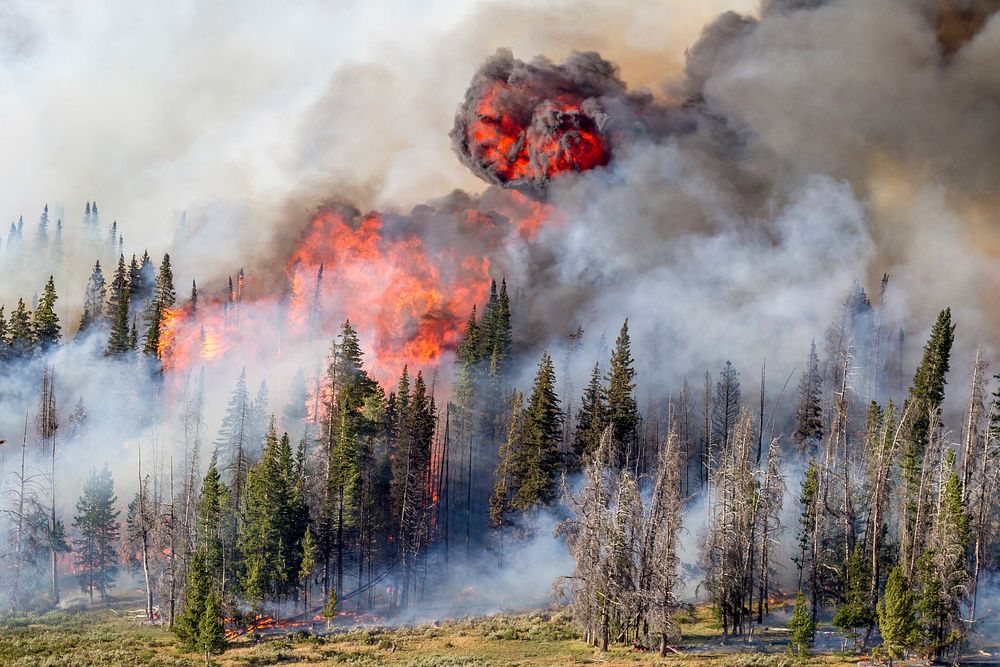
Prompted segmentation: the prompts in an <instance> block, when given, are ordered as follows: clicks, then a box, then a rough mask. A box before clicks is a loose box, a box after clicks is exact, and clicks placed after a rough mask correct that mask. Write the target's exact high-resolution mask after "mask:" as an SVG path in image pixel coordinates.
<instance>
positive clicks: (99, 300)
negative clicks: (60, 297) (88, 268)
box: [78, 261, 107, 335]
mask: <svg viewBox="0 0 1000 667" xmlns="http://www.w3.org/2000/svg"><path fill="white" fill-rule="evenodd" d="M106 298H107V288H106V286H105V282H104V272H103V271H101V262H100V261H97V262H95V263H94V270H93V272H92V273H91V274H90V280H89V281H88V282H87V291H86V293H85V294H84V297H83V315H81V316H80V325H79V327H78V332H79V333H83V332H84V331H86V330H88V329H89V328H90V327H91V326H93V325H95V324H98V323H100V322H103V321H104V318H105V310H104V300H105V299H106ZM78 335H79V334H78Z"/></svg>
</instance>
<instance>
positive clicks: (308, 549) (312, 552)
mask: <svg viewBox="0 0 1000 667" xmlns="http://www.w3.org/2000/svg"><path fill="white" fill-rule="evenodd" d="M315 569H316V540H315V539H314V538H313V532H312V528H310V527H309V526H308V525H306V532H305V535H303V536H302V561H301V563H300V565H299V574H298V581H299V588H300V589H301V591H302V608H303V609H305V610H308V609H309V583H310V581H311V579H312V575H313V571H314V570H315Z"/></svg>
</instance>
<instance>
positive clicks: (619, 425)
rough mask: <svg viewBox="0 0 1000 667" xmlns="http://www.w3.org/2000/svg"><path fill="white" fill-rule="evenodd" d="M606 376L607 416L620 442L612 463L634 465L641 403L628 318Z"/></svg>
mask: <svg viewBox="0 0 1000 667" xmlns="http://www.w3.org/2000/svg"><path fill="white" fill-rule="evenodd" d="M606 380H607V401H608V402H607V406H608V412H607V418H608V423H609V424H610V425H611V432H612V436H613V437H614V441H615V443H616V444H617V445H618V451H617V452H615V455H614V456H613V457H612V461H611V463H612V465H614V466H616V467H622V466H624V465H626V464H629V465H632V466H634V465H635V464H636V462H637V461H636V459H637V458H638V456H639V447H638V444H639V440H638V438H639V406H638V404H637V403H636V400H635V361H634V360H633V358H632V340H631V338H630V337H629V333H628V320H627V319H626V320H625V322H624V324H622V328H621V331H620V332H619V333H618V338H617V339H616V340H615V349H614V350H613V351H612V353H611V364H610V367H609V368H608V375H607V378H606Z"/></svg>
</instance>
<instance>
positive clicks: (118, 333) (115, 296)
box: [106, 255, 131, 357]
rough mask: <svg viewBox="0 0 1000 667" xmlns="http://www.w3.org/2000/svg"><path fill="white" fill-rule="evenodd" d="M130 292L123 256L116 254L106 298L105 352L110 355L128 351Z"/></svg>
mask: <svg viewBox="0 0 1000 667" xmlns="http://www.w3.org/2000/svg"><path fill="white" fill-rule="evenodd" d="M130 299H131V292H130V288H129V284H128V270H127V269H126V267H125V257H124V256H122V255H119V256H118V268H117V269H116V270H115V277H114V280H112V281H111V296H110V298H109V300H108V310H109V312H110V314H111V334H110V335H109V336H108V347H107V350H106V354H107V355H108V356H111V357H117V356H121V355H122V354H124V353H125V352H128V351H129V350H130V349H131V347H130V345H129V343H130V339H129V333H130V327H129V303H130Z"/></svg>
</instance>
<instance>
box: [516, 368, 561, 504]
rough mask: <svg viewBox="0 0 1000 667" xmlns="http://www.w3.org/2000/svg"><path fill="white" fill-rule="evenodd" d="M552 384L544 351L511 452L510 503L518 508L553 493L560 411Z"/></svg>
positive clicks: (542, 501)
mask: <svg viewBox="0 0 1000 667" xmlns="http://www.w3.org/2000/svg"><path fill="white" fill-rule="evenodd" d="M555 384H556V374H555V368H554V367H553V365H552V357H550V356H549V353H548V352H543V353H542V359H541V361H540V362H539V364H538V372H537V373H536V375H535V382H534V385H533V386H532V388H531V395H530V396H529V397H528V405H527V407H526V408H525V415H524V431H523V435H522V442H521V449H520V451H517V452H514V453H513V478H514V487H515V488H514V493H513V497H512V499H511V505H512V506H513V507H515V508H517V509H520V510H527V509H530V508H532V507H534V506H535V505H538V504H549V503H551V502H552V501H553V500H555V497H556V477H557V475H558V472H559V467H560V463H561V461H560V459H561V456H560V453H559V445H560V443H561V442H562V411H561V410H560V409H559V397H558V396H556V390H555Z"/></svg>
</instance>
